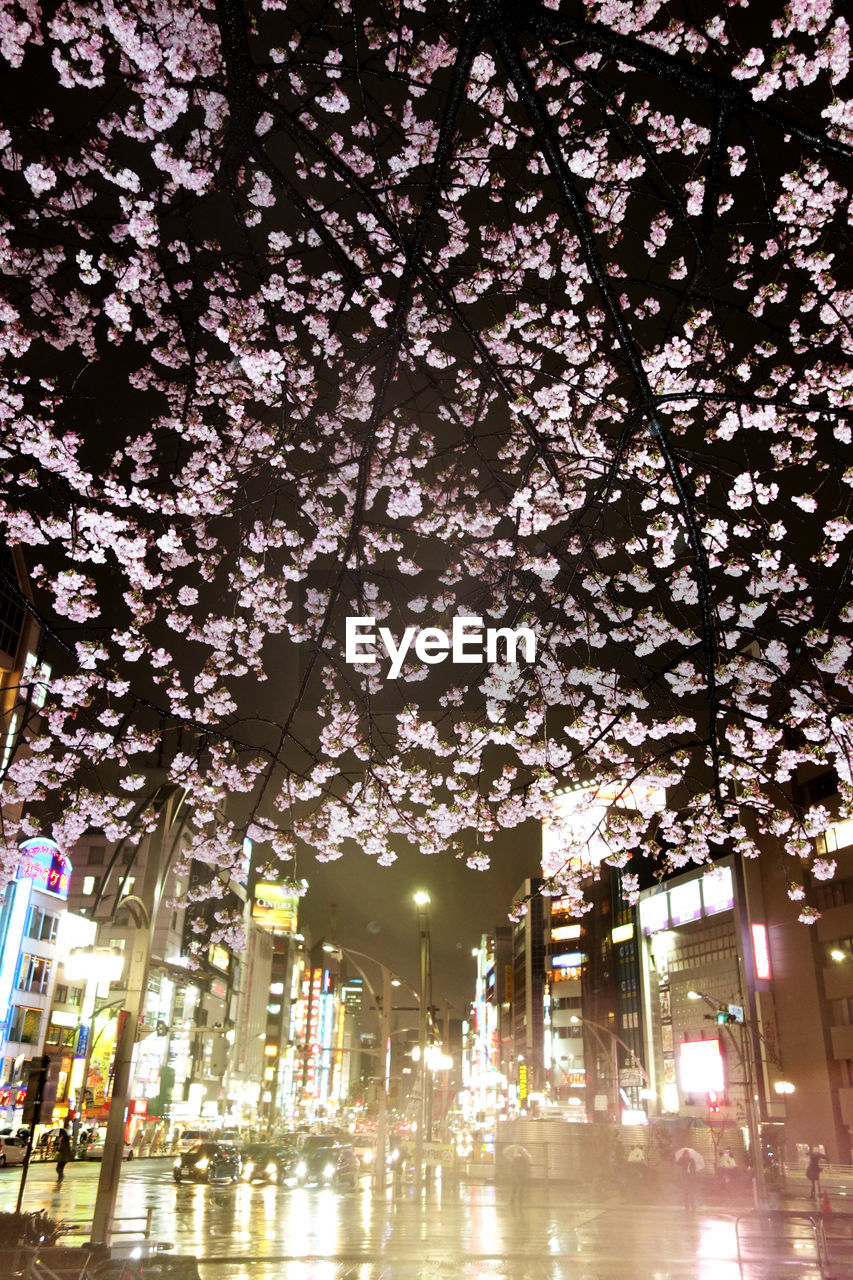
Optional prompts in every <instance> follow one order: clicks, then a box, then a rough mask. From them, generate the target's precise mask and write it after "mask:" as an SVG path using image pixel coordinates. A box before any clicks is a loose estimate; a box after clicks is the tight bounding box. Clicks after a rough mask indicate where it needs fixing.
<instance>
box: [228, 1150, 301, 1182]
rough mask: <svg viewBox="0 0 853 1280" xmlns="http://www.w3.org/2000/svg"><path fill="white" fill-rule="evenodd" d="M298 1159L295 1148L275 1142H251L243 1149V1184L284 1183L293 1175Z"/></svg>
mask: <svg viewBox="0 0 853 1280" xmlns="http://www.w3.org/2000/svg"><path fill="white" fill-rule="evenodd" d="M298 1159H299V1152H298V1151H297V1150H296V1149H295V1147H282V1146H280V1145H279V1143H277V1142H251V1143H249V1145H248V1146H247V1147H244V1148H243V1152H242V1160H243V1169H242V1173H241V1177H242V1179H243V1181H244V1182H278V1183H281V1182H286V1181H287V1179H288V1178H289V1177H291V1176H295V1175H294V1168H295V1166H296V1163H297V1161H298Z"/></svg>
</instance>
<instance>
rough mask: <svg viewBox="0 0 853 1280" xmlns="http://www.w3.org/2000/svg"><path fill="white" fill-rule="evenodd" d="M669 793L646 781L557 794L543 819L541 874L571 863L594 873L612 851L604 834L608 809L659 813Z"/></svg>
mask: <svg viewBox="0 0 853 1280" xmlns="http://www.w3.org/2000/svg"><path fill="white" fill-rule="evenodd" d="M665 802H666V792H665V791H663V789H662V788H660V787H654V786H650V785H648V784H645V783H640V782H637V783H634V785H633V786H631V785H629V784H628V783H625V784H622V783H607V784H602V785H601V786H598V787H578V788H577V789H575V790H572V791H562V792H560V793H559V794H558V795H556V796H555V797H554V802H553V805H552V808H551V812H550V814H549V815H548V817H547V818H543V819H542V874H543V876H545V877H546V879H547V878H549V877H550V876H554V875H557V874H558V873H559V872H560V871H562V870H564V869H565V867H566V866H567V865H568V866H569V867H570V868H572V869H573V870H575V871H580V872H592V871H593V870H594V868H595V867H597V866H599V865H600V863H602V862H603V861H604V859H605V858H607V857H608V856H609V854H610V853H611V849H610V847H609V845H608V843H607V840H606V839H605V836H604V835H603V831H604V821H605V819H606V817H607V812H608V810H609V809H611V808H614V809H627V810H632V811H635V812H639V813H643V814H648V813H659V812H660V811H661V810H662V809H663V807H664V804H665Z"/></svg>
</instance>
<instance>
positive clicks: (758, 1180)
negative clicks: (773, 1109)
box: [687, 991, 767, 1209]
mask: <svg viewBox="0 0 853 1280" xmlns="http://www.w3.org/2000/svg"><path fill="white" fill-rule="evenodd" d="M687 998H688V999H689V1000H704V1001H705V1003H706V1004H709V1005H710V1006H711V1008H712V1009H714V1010H715V1020H716V1021H717V1022H718V1023H719V1025H720V1026H722V1027H724V1028H725V1030H726V1031H728V1033H729V1040H730V1041H731V1045H732V1048H733V1049H734V1051H735V1054H736V1056H737V1060H738V1064H739V1066H740V1069H741V1074H742V1076H743V1081H742V1083H743V1087H744V1097H745V1103H746V1126H747V1129H748V1130H749V1145H750V1148H751V1150H752V1167H753V1169H754V1171H755V1207H756V1208H757V1209H763V1208H764V1205H765V1203H766V1199H767V1188H766V1186H765V1179H764V1153H763V1152H762V1150H761V1133H760V1130H759V1126H758V1117H757V1115H756V1110H755V1093H754V1085H753V1073H752V1058H751V1055H750V1053H749V1051H748V1049H747V1045H748V1043H749V1041H748V1039H747V1037H746V1019H745V1018H742V1017H741V1018H738V1017H737V1016H736V1015H735V1014H733V1013H732V1011H731V1009H730V1008H729V1006H728V1005H727V1004H726V1003H725V1002H724V1001H722V1000H717V999H715V998H714V996H709V995H706V994H705V992H704V991H688V992H687ZM721 1015H724V1016H721ZM705 1016H706V1017H710V1014H706V1015H705ZM732 1022H738V1023H739V1024H740V1028H741V1033H740V1044H738V1042H737V1040H736V1039H735V1036H734V1032H733V1031H732V1028H731V1024H732Z"/></svg>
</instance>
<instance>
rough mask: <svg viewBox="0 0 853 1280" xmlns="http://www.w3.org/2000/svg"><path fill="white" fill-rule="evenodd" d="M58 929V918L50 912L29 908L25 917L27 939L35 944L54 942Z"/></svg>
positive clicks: (38, 908) (39, 908)
mask: <svg viewBox="0 0 853 1280" xmlns="http://www.w3.org/2000/svg"><path fill="white" fill-rule="evenodd" d="M58 928H59V916H55V915H53V914H52V913H51V912H50V911H42V909H41V907H30V913H29V915H28V916H27V937H28V938H34V939H35V940H36V942H55V940H56V931H57V929H58Z"/></svg>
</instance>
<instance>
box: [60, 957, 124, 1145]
mask: <svg viewBox="0 0 853 1280" xmlns="http://www.w3.org/2000/svg"><path fill="white" fill-rule="evenodd" d="M64 969H65V976H66V978H67V979H68V980H69V981H70V982H75V981H80V980H83V981H85V983H86V994H85V996H84V998H83V1008H82V1009H81V1011H80V1030H79V1031H78V1033H77V1045H78V1049H79V1045H80V1040H81V1038H82V1033H83V1030H84V1029H85V1033H86V1034H85V1040H86V1048H85V1051H84V1054H83V1072H82V1079H81V1081H80V1084H79V1085H78V1087H77V1094H78V1096H79V1098H81V1099H82V1102H81V1103H80V1104H79V1105H78V1102H77V1097H75V1111H76V1114H75V1116H74V1124H73V1126H72V1130H71V1133H72V1143H73V1144H74V1145H75V1146H76V1143H77V1138H78V1136H79V1133H80V1124H81V1120H82V1116H83V1111H84V1109H85V1106H86V1094H87V1091H88V1086H89V1068H90V1066H91V1063H92V1051H93V1049H94V1047H95V1042H96V1040H97V1034H96V1032H95V1022H96V1020H97V1018H98V1015H99V1014H101V1013H103V1011H104V1010H105V1009H111V1008H115V1007H116V1006H117V1005H120V1004H123V1003H124V996H120V997H119V998H118V999H116V1000H106V1001H105V1000H104V997H106V996H108V995H109V992H110V986H111V985H112V984H113V983H116V982H118V981H119V980H120V979H121V976H122V973H123V972H124V954H123V953H122V952H121V951H118V950H116V949H115V948H113V947H72V949H71V950H70V951H69V953H68V956H67V958H66V960H65V965H64ZM99 997H100V998H101V1000H102V1003H101V1004H97V1000H98V998H99Z"/></svg>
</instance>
